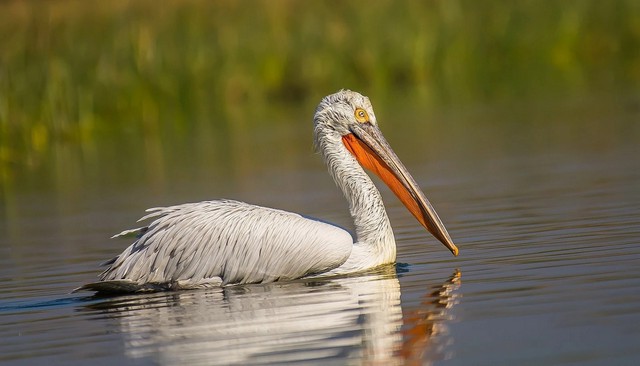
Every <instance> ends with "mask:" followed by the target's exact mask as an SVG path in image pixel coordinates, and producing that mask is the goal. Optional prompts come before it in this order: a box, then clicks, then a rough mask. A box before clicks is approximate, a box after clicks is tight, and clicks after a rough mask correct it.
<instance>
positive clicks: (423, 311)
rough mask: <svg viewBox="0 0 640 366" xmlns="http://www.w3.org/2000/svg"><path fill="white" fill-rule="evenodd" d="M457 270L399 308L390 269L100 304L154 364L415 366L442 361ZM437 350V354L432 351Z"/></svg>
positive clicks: (129, 348) (139, 355)
mask: <svg viewBox="0 0 640 366" xmlns="http://www.w3.org/2000/svg"><path fill="white" fill-rule="evenodd" d="M459 283H460V272H459V271H456V272H455V273H454V274H453V275H452V276H451V277H449V278H448V279H447V280H446V281H444V283H439V284H437V285H435V286H428V287H425V295H424V296H423V298H422V302H421V303H420V305H419V306H418V308H412V309H405V310H404V311H405V314H404V316H403V308H402V306H401V301H400V295H401V291H400V282H399V280H398V277H397V276H396V272H395V267H394V266H386V267H383V268H381V269H379V270H377V271H375V272H371V273H368V274H366V275H362V276H357V277H344V278H334V279H331V280H328V279H318V280H315V281H310V280H300V281H294V282H289V283H271V284H265V285H249V286H232V287H226V288H217V289H211V290H207V291H183V292H174V293H154V294H147V295H129V296H121V297H117V298H107V299H104V300H101V301H100V302H98V303H94V304H91V305H88V306H87V307H86V308H85V309H84V310H86V311H91V312H96V311H97V312H99V313H102V314H106V315H108V316H109V317H110V318H112V319H113V320H114V322H116V323H115V327H116V328H118V330H119V331H120V332H121V333H122V334H123V339H124V343H125V352H126V355H127V356H128V357H131V358H134V359H151V360H153V361H154V362H156V363H160V364H190V365H196V364H209V365H210V364H222V365H229V364H242V365H247V364H281V363H291V362H293V363H295V362H298V361H303V362H304V363H305V364H309V363H311V364H313V363H317V364H335V363H337V364H343V363H345V361H347V360H353V361H356V362H358V363H359V362H362V363H366V364H381V365H382V364H384V365H393V364H407V363H416V364H422V363H424V362H428V361H429V359H438V358H442V357H444V353H443V352H444V351H443V350H442V349H440V348H442V345H446V344H449V343H450V340H448V339H438V338H442V337H445V338H446V337H449V335H448V334H447V333H446V332H443V331H442V329H443V328H445V327H446V323H447V322H448V321H450V318H451V315H450V309H451V306H452V305H453V304H454V303H455V296H452V292H453V293H455V289H456V288H457V287H458V285H459ZM433 345H437V347H433Z"/></svg>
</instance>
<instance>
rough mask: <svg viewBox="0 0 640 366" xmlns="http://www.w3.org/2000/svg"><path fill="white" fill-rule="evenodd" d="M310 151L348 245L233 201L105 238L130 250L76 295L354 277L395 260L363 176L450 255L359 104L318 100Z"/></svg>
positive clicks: (161, 212) (184, 209)
mask: <svg viewBox="0 0 640 366" xmlns="http://www.w3.org/2000/svg"><path fill="white" fill-rule="evenodd" d="M313 120H314V129H313V133H314V134H313V136H314V143H315V148H316V150H317V151H318V152H319V153H320V155H321V156H322V158H323V160H324V162H325V163H326V164H327V166H328V168H329V173H330V174H331V176H332V177H333V179H334V180H335V182H336V184H337V186H338V187H339V188H340V189H341V190H342V192H343V194H344V196H345V198H346V199H347V201H348V203H349V211H350V213H351V217H352V218H353V221H354V226H355V236H356V240H355V242H354V240H353V237H352V236H351V234H350V233H349V232H347V231H346V230H344V229H342V228H340V227H338V226H335V225H332V224H329V223H326V222H324V221H320V220H316V219H312V218H308V217H304V216H301V215H298V214H295V213H291V212H286V211H282V210H277V209H273V208H267V207H260V206H255V205H250V204H247V203H243V202H238V201H233V200H226V199H221V200H212V201H204V202H198V203H186V204H182V205H177V206H171V207H161V208H152V209H149V210H147V212H149V213H148V214H147V215H146V216H144V217H143V218H141V219H140V220H139V221H144V220H149V219H153V221H152V222H151V223H150V224H149V225H148V226H144V227H141V228H137V229H133V230H125V231H123V232H122V233H120V234H118V235H115V236H114V237H122V236H135V237H136V239H135V241H134V243H133V244H132V245H131V246H129V247H128V248H127V249H125V250H124V251H123V252H122V253H121V254H120V255H118V256H117V257H115V258H113V259H111V260H109V261H107V262H105V263H103V265H105V266H108V267H107V269H106V270H105V271H104V272H102V274H100V276H99V279H100V281H98V282H94V283H88V284H85V285H83V286H81V287H79V288H77V289H76V290H75V291H78V290H91V291H98V292H148V291H163V290H178V289H193V288H207V287H217V286H226V285H234V284H248V283H267V282H274V281H286V280H293V279H297V278H303V277H310V276H320V275H322V276H325V275H326V276H331V275H342V274H348V273H356V272H361V271H364V270H367V269H371V268H374V267H377V266H380V265H383V264H389V263H394V262H395V260H396V243H395V239H394V236H393V230H392V228H391V224H390V222H389V218H388V217H387V213H386V211H385V208H384V204H383V202H382V196H381V195H380V192H379V191H378V190H377V189H376V186H375V185H374V184H373V182H372V181H371V178H369V176H368V175H367V174H366V173H365V171H364V169H363V167H365V168H367V169H368V170H370V171H371V172H373V173H374V174H376V175H377V176H378V177H380V179H381V180H382V181H383V182H385V183H386V184H387V185H388V186H389V188H390V189H391V191H393V193H395V195H396V196H397V197H398V198H399V199H400V201H401V202H402V203H403V204H404V205H405V206H406V207H407V209H408V210H409V212H411V214H413V216H414V217H415V218H416V219H417V220H418V222H419V223H420V224H421V225H422V226H423V227H424V228H426V229H427V230H428V231H429V232H430V233H431V234H432V235H433V236H434V237H435V238H436V239H438V240H439V241H440V242H442V244H444V246H445V247H447V248H448V249H449V250H450V251H451V252H452V253H453V255H454V256H456V255H458V248H457V247H456V245H455V244H454V243H453V240H452V239H451V237H450V236H449V233H448V232H447V229H446V228H445V227H444V224H443V223H442V221H441V220H440V218H439V217H438V214H437V213H436V211H435V210H434V209H433V207H432V206H431V204H430V203H429V201H428V200H427V198H426V197H425V195H424V193H423V192H422V191H421V190H420V188H419V186H418V184H417V183H416V181H415V180H414V179H413V177H412V176H411V175H410V174H409V172H408V171H407V169H406V168H405V167H404V165H403V164H402V162H401V161H400V159H398V157H397V156H396V154H395V153H394V152H393V150H392V149H391V147H390V146H389V144H388V143H387V141H386V140H385V138H384V137H383V136H382V133H381V132H380V130H379V129H378V122H377V120H376V116H375V114H374V112H373V107H372V106H371V102H370V101H369V98H367V97H365V96H363V95H361V94H359V93H357V92H353V91H350V90H341V91H339V92H337V93H335V94H331V95H329V96H326V97H324V98H323V99H322V101H321V102H320V104H319V105H318V107H317V109H316V112H315V115H314V118H313Z"/></svg>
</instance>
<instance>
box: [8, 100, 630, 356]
mask: <svg viewBox="0 0 640 366" xmlns="http://www.w3.org/2000/svg"><path fill="white" fill-rule="evenodd" d="M374 105H375V101H374ZM514 109H518V108H517V107H513V106H511V107H509V108H507V107H505V106H495V107H486V108H485V107H478V108H474V109H470V110H455V111H450V112H446V113H442V114H441V115H432V116H429V118H428V120H429V121H431V122H426V121H425V120H424V119H420V118H416V117H415V114H409V115H413V118H398V119H395V118H394V119H392V118H391V110H390V109H387V110H382V111H380V110H378V114H379V117H378V118H379V119H380V121H381V124H382V130H383V132H385V133H386V135H387V138H388V140H389V142H390V143H391V145H392V146H394V147H395V148H396V152H397V153H398V155H399V156H400V157H401V158H402V159H403V160H404V162H405V164H406V165H407V166H408V168H409V170H410V171H412V173H413V174H414V176H415V178H416V179H417V181H418V182H421V184H422V186H423V188H424V189H425V191H426V194H427V196H428V197H429V198H430V199H431V201H432V203H433V204H434V206H435V207H436V209H437V210H438V212H439V213H440V216H441V217H442V218H443V221H444V222H445V224H446V225H447V227H448V229H449V231H450V233H451V235H452V237H453V238H454V240H455V241H456V243H457V244H458V246H459V247H460V249H461V255H460V256H459V257H458V258H453V257H451V255H450V254H449V252H448V251H447V250H446V249H444V248H443V247H442V246H441V245H440V244H438V243H437V242H436V241H435V240H434V239H433V238H431V237H430V236H429V235H427V233H426V232H425V231H424V230H423V229H421V227H420V226H419V225H418V224H417V223H416V222H415V221H414V220H413V219H412V218H411V217H410V215H409V214H408V213H406V211H405V210H404V208H403V207H401V205H400V204H399V203H398V202H397V201H396V200H395V199H394V198H393V197H392V196H390V195H389V192H388V191H387V190H383V194H384V195H385V197H386V205H387V207H388V211H389V213H390V215H391V218H392V223H393V225H394V228H395V232H396V237H397V242H398V261H399V264H398V265H397V266H389V267H387V268H382V269H380V270H377V271H375V272H372V273H368V274H365V275H362V276H354V277H348V278H341V279H333V280H321V279H320V280H314V281H296V282H292V283H282V284H270V285H254V286H242V287H240V286H239V287H230V288H225V289H218V290H208V291H186V292H178V293H161V294H150V295H140V296H120V297H113V298H96V297H92V296H91V295H90V294H69V292H70V291H71V290H72V289H73V288H74V287H76V286H78V285H79V284H81V283H83V282H87V281H90V280H92V279H94V278H95V275H96V274H97V273H98V272H99V269H98V268H97V264H98V263H99V262H100V261H102V260H104V259H107V258H110V257H112V256H113V255H115V254H117V253H119V252H120V251H121V250H122V249H123V248H124V247H126V246H127V245H128V242H126V241H118V240H107V238H108V237H109V236H111V235H113V234H114V233H117V232H119V231H121V230H122V229H125V228H129V227H133V226H134V225H135V220H136V219H137V218H138V217H140V216H142V214H143V210H144V209H145V208H147V207H152V206H156V205H168V204H174V203H179V202H184V201H194V200H202V199H207V198H215V197H228V198H236V199H242V200H246V201H250V202H254V203H259V204H263V205H269V206H275V207H279V208H284V209H287V210H293V211H297V212H301V213H304V214H309V215H312V216H316V217H322V218H324V219H327V220H331V221H334V222H336V223H339V224H342V225H344V226H347V227H348V226H349V225H350V224H349V217H348V214H347V212H346V207H345V203H344V202H343V200H342V198H341V196H340V194H339V193H338V192H337V190H336V188H335V187H334V185H333V183H332V182H331V180H330V178H329V177H328V175H327V174H326V172H325V168H324V166H322V164H321V163H320V162H319V161H318V160H319V158H318V157H316V156H314V155H313V154H312V152H311V148H310V145H311V143H310V135H311V127H310V124H309V122H306V121H305V122H304V123H300V124H299V125H296V126H297V127H292V126H293V125H292V124H286V123H285V124H282V125H276V126H274V127H273V128H272V129H269V130H270V133H269V134H265V131H266V130H264V129H258V130H257V131H254V132H249V133H248V134H247V136H246V138H245V139H241V140H238V141H236V143H235V144H234V145H233V146H232V147H233V149H232V150H234V151H235V152H236V153H237V151H241V152H242V153H241V154H240V153H237V155H233V156H226V155H225V156H222V157H220V156H212V158H211V160H208V159H207V158H206V157H203V156H200V154H202V153H203V152H202V151H199V150H198V151H190V150H189V146H188V145H189V144H185V146H183V147H181V148H180V149H183V150H179V151H176V152H175V154H174V155H175V156H174V157H173V158H172V160H165V161H164V163H163V164H156V165H154V164H153V162H154V161H156V160H153V159H150V158H149V156H154V155H153V153H152V154H147V155H144V154H143V153H142V152H139V153H140V154H132V155H131V156H128V157H127V158H123V157H120V158H119V159H117V160H111V162H110V163H108V159H105V160H104V161H101V164H112V165H113V166H116V167H123V168H122V169H124V170H125V173H126V174H120V175H119V174H113V173H112V171H113V169H107V167H106V165H104V167H105V169H104V173H100V172H101V170H102V169H101V168H100V169H96V167H95V166H94V165H95V162H92V161H88V162H84V163H82V162H80V163H78V162H77V161H75V160H73V158H72V157H64V156H63V157H58V158H57V159H63V160H64V159H70V160H69V161H70V164H78V165H79V169H78V172H79V173H78V172H76V174H77V175H76V176H71V177H69V175H72V174H64V176H57V177H56V178H55V179H53V180H45V181H44V182H40V183H38V178H37V177H29V176H28V174H26V178H23V179H24V180H25V182H26V183H24V187H23V188H20V184H21V182H18V183H17V184H16V187H18V188H15V192H14V193H13V194H12V195H11V196H10V197H6V200H5V201H4V202H3V205H4V206H5V207H4V210H3V211H2V220H1V222H0V281H1V288H2V290H1V294H2V296H1V298H0V339H2V342H0V363H4V364H23V365H31V364H44V363H46V364H123V365H124V364H143V365H148V364H190V365H191V364H283V363H293V364H295V363H305V364H309V363H317V364H323V365H324V364H363V363H364V364H381V365H390V364H421V363H425V364H430V363H434V364H455V365H469V364H474V365H495V364H518V365H523V364H530V365H539V364H607V365H609V364H629V365H631V364H637V362H638V361H639V360H640V349H639V348H638V347H637V344H638V340H639V339H640V154H639V153H640V127H639V125H638V122H637V121H640V113H639V112H638V102H637V101H634V99H633V98H632V97H627V98H623V100H622V101H618V100H616V99H615V98H613V99H607V100H605V101H601V100H600V99H599V98H595V97H594V98H587V99H585V100H577V101H575V102H571V103H561V104H559V105H558V104H553V103H551V104H549V105H544V104H543V105H536V106H528V107H527V108H526V112H513V110H514ZM509 110H511V111H512V112H509ZM308 114H309V113H306V114H296V115H295V116H289V117H288V118H292V119H294V118H296V119H299V118H300V116H301V115H302V116H304V118H308ZM283 118H285V117H283ZM285 119H286V118H285ZM193 138H201V137H197V136H196V137H193ZM294 141H297V142H295V143H294ZM300 141H301V142H300ZM197 146H199V145H197ZM154 148H155V147H154V146H151V147H150V146H145V149H146V150H145V151H147V152H148V151H153V150H154ZM171 148H172V147H160V148H159V149H160V150H162V149H168V150H167V151H171ZM103 149H105V150H109V149H113V147H104V148H103ZM205 152H206V153H210V152H211V151H205ZM214 152H215V149H214ZM265 153H269V155H268V156H267V157H265ZM141 154H142V155H144V156H143V157H138V155H141ZM123 155H124V154H123ZM161 155H162V154H161ZM198 156H199V157H198ZM238 156H240V157H238ZM123 160H125V161H128V162H130V164H131V165H133V166H134V167H133V168H128V169H129V170H126V169H127V168H126V167H124V166H125V165H126V164H123V163H122V161H123ZM228 160H230V161H232V162H233V163H229V162H227V163H223V161H228ZM83 164H84V165H83ZM141 166H144V167H145V168H140V167H141ZM118 169H119V168H116V169H115V170H116V171H117V170H118ZM154 169H155V170H154ZM134 170H135V171H143V172H144V173H138V175H136V173H135V171H134ZM123 176H124V177H125V178H123ZM126 177H130V178H126ZM34 182H35V183H34ZM68 182H75V183H73V184H72V183H68Z"/></svg>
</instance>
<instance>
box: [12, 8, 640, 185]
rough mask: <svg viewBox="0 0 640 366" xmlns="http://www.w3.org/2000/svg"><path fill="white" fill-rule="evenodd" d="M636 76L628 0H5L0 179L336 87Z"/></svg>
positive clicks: (537, 92) (224, 128)
mask: <svg viewBox="0 0 640 366" xmlns="http://www.w3.org/2000/svg"><path fill="white" fill-rule="evenodd" d="M638 85H640V3H639V2H637V1H634V0H626V1H625V0H614V1H597V0H568V1H510V2H505V1H497V0H496V1H483V2H477V1H473V0H460V1H451V0H446V1H445V0H442V1H422V2H418V1H407V2H398V1H388V0H387V1H376V2H369V1H349V2H342V1H312V2H307V1H284V0H277V1H215V2H205V1H174V2H162V3H158V2H155V1H108V2H107V1H104V2H101V1H5V2H1V3H0V185H7V184H10V183H11V182H12V181H13V180H14V179H15V176H16V174H22V173H24V172H26V174H30V173H29V172H34V171H42V170H43V169H44V170H46V165H47V164H48V163H49V162H50V160H49V158H48V156H50V155H52V154H57V155H64V154H70V155H73V154H81V155H82V154H91V151H94V150H96V149H101V146H102V144H101V143H102V142H103V141H124V142H123V143H129V144H134V143H136V142H140V143H142V144H144V145H145V146H146V147H147V148H148V149H154V146H155V148H158V149H162V148H163V146H164V145H168V146H170V145H171V144H172V143H174V142H175V141H174V139H176V136H178V137H185V136H193V135H197V134H202V133H217V134H221V135H227V134H229V133H230V132H229V131H230V130H233V129H237V128H247V127H248V126H253V125H255V124H259V123H261V121H264V120H265V118H264V116H265V115H266V116H267V118H266V119H267V120H268V116H269V114H270V113H273V111H274V110H277V109H282V108H290V107H291V106H300V107H301V108H305V110H306V111H311V110H312V108H313V107H314V106H315V104H316V103H317V101H318V100H319V98H320V97H321V96H323V95H326V94H328V93H330V92H333V91H335V90H336V89H339V88H352V89H357V90H361V91H363V92H364V93H366V94H368V95H370V96H371V97H373V98H375V100H376V101H377V103H378V104H380V103H384V102H385V101H393V100H396V101H397V100H399V99H401V98H406V97H410V98H413V100H414V101H416V102H417V103H419V104H422V105H425V106H427V107H428V108H436V107H437V106H440V105H460V104H465V103H483V102H491V101H495V100H503V101H504V100H506V101H509V100H516V99H522V98H536V97H549V96H551V97H553V96H554V95H563V94H567V93H586V92H589V91H594V90H601V89H611V90H615V89H628V90H637V88H638ZM238 126H240V127H238Z"/></svg>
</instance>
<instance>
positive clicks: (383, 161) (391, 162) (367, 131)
mask: <svg viewBox="0 0 640 366" xmlns="http://www.w3.org/2000/svg"><path fill="white" fill-rule="evenodd" d="M351 132H352V133H350V134H348V135H344V136H342V142H343V143H344V145H345V146H346V148H347V150H349V152H351V154H352V155H353V156H354V157H355V158H356V159H357V160H358V162H359V163H360V164H361V165H362V166H364V167H365V168H367V169H369V170H370V171H372V172H373V173H375V174H376V175H377V176H378V177H379V178H380V179H382V181H383V182H385V184H386V185H387V186H388V187H389V188H390V189H391V191H393V193H395V195H396V196H397V197H398V198H399V199H400V201H401V202H402V203H403V204H404V205H405V207H406V208H407V209H408V210H409V212H411V214H412V215H413V216H414V217H415V218H416V219H417V220H418V222H420V224H422V226H423V227H424V228H425V229H427V230H428V231H429V232H430V233H431V235H433V236H434V237H435V238H436V239H438V240H439V241H440V242H441V243H442V244H444V246H445V247H447V248H448V249H449V250H450V251H451V253H453V255H458V247H456V245H455V244H454V243H453V240H451V237H450V236H449V233H448V232H447V229H446V228H445V227H444V224H443V223H442V221H441V220H440V218H439V217H438V214H437V213H436V211H435V210H434V209H433V207H432V206H431V203H429V200H427V198H426V197H425V195H424V193H422V190H420V187H419V186H418V184H417V183H416V181H415V180H414V179H413V177H412V176H411V174H409V172H408V171H407V168H405V167H404V165H403V164H402V162H401V161H400V159H398V157H397V156H396V154H395V153H394V152H393V150H392V149H391V146H389V144H388V143H387V141H386V140H385V139H384V137H383V136H382V133H381V132H380V130H379V129H378V127H377V126H375V125H373V124H371V123H359V124H357V125H353V126H352V128H351Z"/></svg>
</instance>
